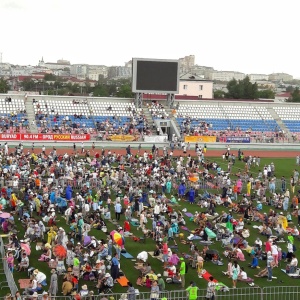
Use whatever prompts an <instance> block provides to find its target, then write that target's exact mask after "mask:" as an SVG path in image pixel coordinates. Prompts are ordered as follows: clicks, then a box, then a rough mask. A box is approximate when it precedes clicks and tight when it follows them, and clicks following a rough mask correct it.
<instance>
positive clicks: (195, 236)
mask: <svg viewBox="0 0 300 300" xmlns="http://www.w3.org/2000/svg"><path fill="white" fill-rule="evenodd" d="M187 239H188V240H189V241H193V240H201V239H202V238H201V237H200V236H199V235H193V234H191V235H190V236H188V237H187Z"/></svg>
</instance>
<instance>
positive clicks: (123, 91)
mask: <svg viewBox="0 0 300 300" xmlns="http://www.w3.org/2000/svg"><path fill="white" fill-rule="evenodd" d="M117 97H122V98H132V97H133V93H132V91H131V86H130V85H129V84H123V85H121V86H120V87H119V89H118V91H117Z"/></svg>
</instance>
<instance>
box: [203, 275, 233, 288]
mask: <svg viewBox="0 0 300 300" xmlns="http://www.w3.org/2000/svg"><path fill="white" fill-rule="evenodd" d="M201 275H202V277H203V278H204V279H205V280H206V281H209V277H210V276H212V275H211V274H210V273H208V272H207V271H206V270H203V271H202V274H201ZM213 282H214V283H215V284H216V290H217V291H219V290H221V291H223V292H225V291H229V288H228V286H227V285H225V284H224V283H223V282H219V281H218V280H217V279H216V278H214V280H213Z"/></svg>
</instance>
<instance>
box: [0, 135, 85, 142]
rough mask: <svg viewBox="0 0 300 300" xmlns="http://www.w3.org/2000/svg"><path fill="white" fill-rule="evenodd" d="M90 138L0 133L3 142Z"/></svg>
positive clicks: (83, 138)
mask: <svg viewBox="0 0 300 300" xmlns="http://www.w3.org/2000/svg"><path fill="white" fill-rule="evenodd" d="M90 139H91V136H90V135H89V134H68V133H62V134H43V133H36V134H33V133H25V134H24V133H1V134H0V140H3V141H15V140H18V141H19V140H21V141H45V142H46V141H59V142H70V141H89V140H90Z"/></svg>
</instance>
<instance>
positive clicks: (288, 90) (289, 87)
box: [285, 85, 294, 93]
mask: <svg viewBox="0 0 300 300" xmlns="http://www.w3.org/2000/svg"><path fill="white" fill-rule="evenodd" d="M285 91H286V92H288V93H292V92H293V91H294V87H293V86H291V85H289V86H288V87H287V88H286V89H285Z"/></svg>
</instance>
